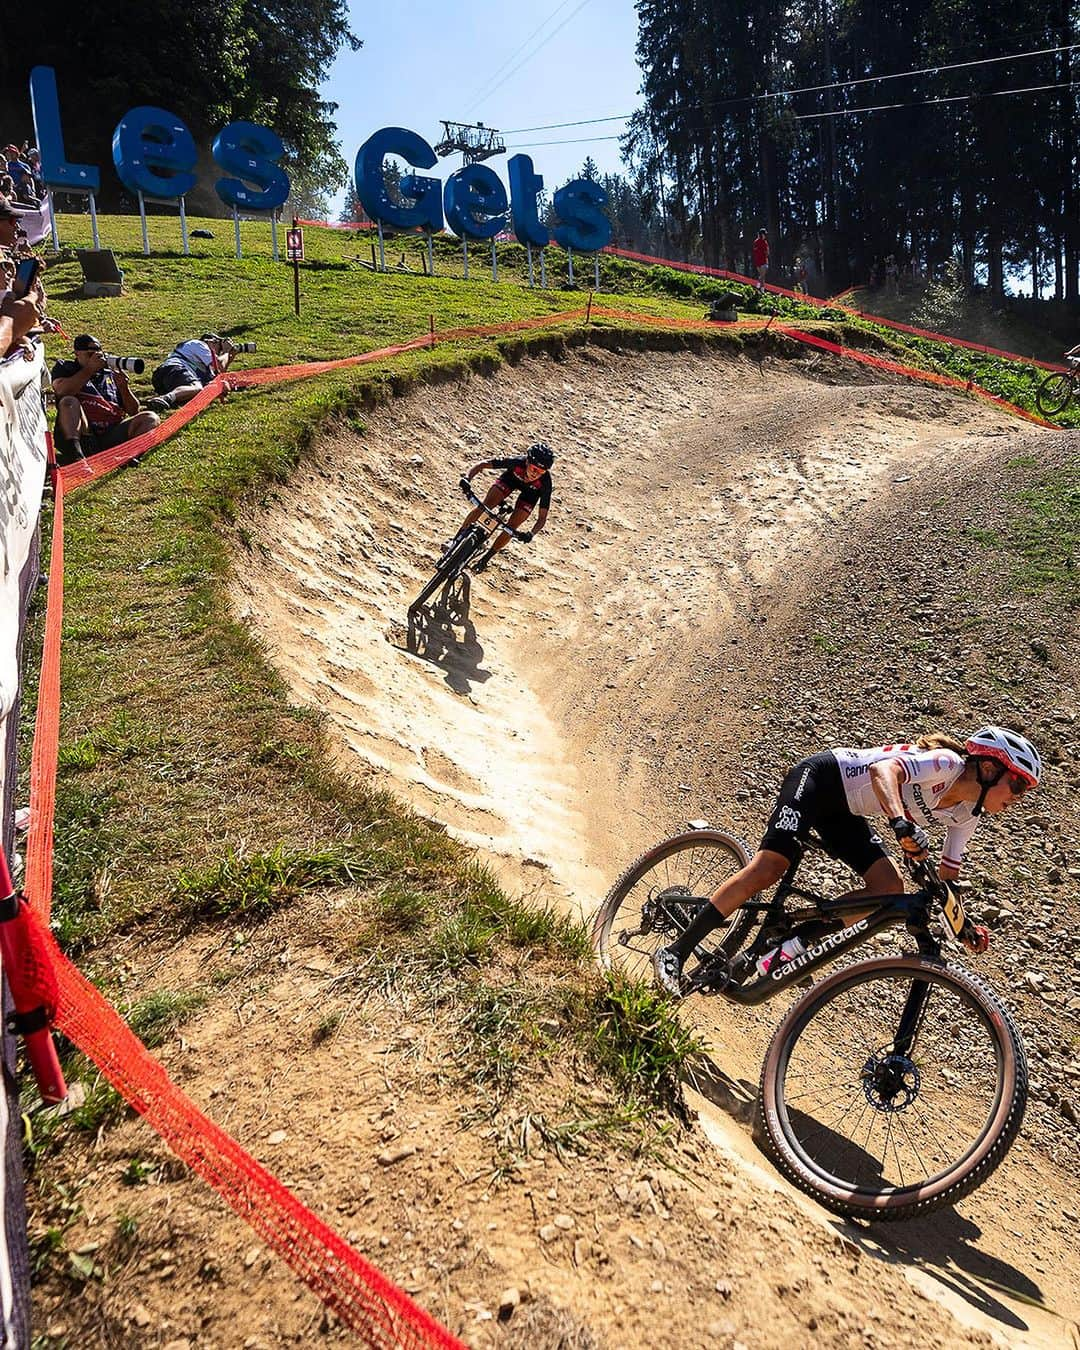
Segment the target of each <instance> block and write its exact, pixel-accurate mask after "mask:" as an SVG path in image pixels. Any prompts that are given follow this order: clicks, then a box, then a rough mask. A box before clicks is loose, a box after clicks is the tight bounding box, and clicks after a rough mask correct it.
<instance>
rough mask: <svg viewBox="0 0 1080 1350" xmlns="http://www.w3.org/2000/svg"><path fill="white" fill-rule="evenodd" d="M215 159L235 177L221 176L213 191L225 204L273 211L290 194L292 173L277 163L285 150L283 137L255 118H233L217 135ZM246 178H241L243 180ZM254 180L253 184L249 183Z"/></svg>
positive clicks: (282, 203)
mask: <svg viewBox="0 0 1080 1350" xmlns="http://www.w3.org/2000/svg"><path fill="white" fill-rule="evenodd" d="M212 150H213V155H214V163H215V164H217V165H218V166H219V168H222V169H224V170H225V172H226V173H232V174H235V175H236V177H235V178H219V179H218V180H217V182H216V183H215V184H214V191H215V192H216V193H217V195H218V196H219V197H220V198H221V200H222V201H223V202H224V203H225V205H226V206H236V207H240V208H241V209H242V210H244V211H273V210H275V208H277V207H279V206H284V205H285V202H286V201H287V200H288V196H289V175H288V174H287V173H286V172H285V170H284V169H281V168H279V167H278V160H279V159H280V158H281V156H282V155H283V154H284V153H285V147H284V146H283V145H282V143H281V137H280V136H279V135H278V134H277V132H276V131H271V130H270V128H269V127H260V126H257V125H256V124H255V123H254V122H230V123H229V125H228V126H227V127H225V128H223V130H221V131H219V132H218V134H217V136H215V138H214V144H213V146H212ZM242 179H243V180H246V181H243V182H242V181H241V180H242ZM248 183H254V185H255V186H254V187H248V186H247V184H248Z"/></svg>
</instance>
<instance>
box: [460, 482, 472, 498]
mask: <svg viewBox="0 0 1080 1350" xmlns="http://www.w3.org/2000/svg"><path fill="white" fill-rule="evenodd" d="M458 487H459V488H461V490H462V492H464V494H465V496H466V497H467V496H468V495H469V493H470V492H472V484H471V483H470V482H469V480H468V479H467V478H462V479H459V480H458Z"/></svg>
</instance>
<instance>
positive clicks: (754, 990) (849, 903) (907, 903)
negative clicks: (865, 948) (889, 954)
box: [704, 842, 941, 1036]
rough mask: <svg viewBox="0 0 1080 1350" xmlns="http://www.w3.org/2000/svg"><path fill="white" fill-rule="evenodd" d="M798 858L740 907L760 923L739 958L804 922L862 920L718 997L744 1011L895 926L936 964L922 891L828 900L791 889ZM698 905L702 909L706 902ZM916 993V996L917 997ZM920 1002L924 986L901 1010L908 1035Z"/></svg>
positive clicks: (801, 853)
mask: <svg viewBox="0 0 1080 1350" xmlns="http://www.w3.org/2000/svg"><path fill="white" fill-rule="evenodd" d="M806 847H807V848H815V847H819V845H816V844H814V843H813V842H811V843H809V844H807V845H806ZM804 854H805V848H803V849H800V851H799V853H798V854H797V856H796V857H795V859H794V860H793V861H792V863H791V865H790V867H789V868H788V870H787V871H786V872H785V873H784V875H783V877H782V878H781V879H780V881H779V882H778V884H777V887H776V890H775V891H774V892H773V894H772V897H771V898H770V899H769V900H767V901H764V902H762V903H759V904H754V903H753V902H748V903H747V905H746V906H744V908H746V909H749V911H750V912H751V913H754V914H760V915H761V916H762V919H763V922H762V924H761V927H760V928H759V930H758V936H757V937H756V938H755V940H754V941H753V942H752V943H751V944H750V945H749V946H748V947H747V948H745V949H744V952H745V954H746V955H747V956H748V957H750V958H753V957H754V956H755V955H758V954H764V952H765V951H766V950H768V948H769V947H772V946H779V945H780V943H782V942H783V941H785V940H786V939H787V938H788V937H790V936H792V935H793V934H795V933H796V931H797V929H798V928H799V926H800V924H802V923H804V922H807V921H813V920H816V919H843V917H844V915H845V914H848V915H852V914H859V915H862V916H863V917H861V918H859V919H856V920H854V921H853V922H852V923H851V924H850V926H848V927H845V928H842V929H839V930H838V931H836V932H834V933H826V934H824V935H823V936H822V937H821V938H818V939H816V940H815V941H813V942H812V943H811V945H810V946H809V948H808V949H807V950H806V951H805V952H803V953H802V955H801V956H797V957H794V958H793V959H792V960H790V961H783V962H774V964H773V966H772V967H771V968H770V969H769V970H768V971H767V972H766V973H765V974H764V975H759V976H758V977H757V979H754V980H751V981H750V982H749V983H746V984H735V983H730V984H728V985H727V986H726V987H723V988H720V989H719V992H720V993H721V994H722V995H723V996H724V998H726V999H730V1001H731V1002H733V1003H741V1004H744V1005H746V1006H754V1005H756V1004H759V1003H764V1002H765V1001H766V1000H767V999H770V998H772V997H773V996H774V995H775V994H779V993H780V992H782V991H783V990H784V989H787V988H789V987H790V986H791V985H792V984H798V983H799V982H800V981H802V980H805V979H806V978H807V976H812V975H813V974H814V973H815V972H816V971H818V970H821V969H822V968H823V967H824V966H827V965H829V964H830V963H831V962H833V961H835V960H836V958H837V957H838V956H842V955H843V954H844V953H845V952H849V951H852V950H853V949H854V948H856V947H860V946H862V944H863V943H864V942H868V941H869V940H870V939H871V938H873V937H876V936H877V935H878V933H881V932H884V931H885V929H886V928H892V927H895V926H896V925H897V924H900V923H903V924H904V926H905V927H906V928H907V930H908V932H909V933H911V934H912V935H913V936H914V937H915V940H916V942H917V943H918V947H919V952H920V954H921V955H923V956H930V957H933V958H934V959H940V957H941V948H940V946H939V945H938V944H937V942H935V940H934V939H933V937H932V936H931V934H930V931H929V923H930V903H931V899H932V895H931V892H930V891H929V890H928V889H926V888H924V889H922V890H918V891H914V892H911V893H910V894H909V893H908V892H900V893H898V894H896V895H885V896H875V897H874V898H873V901H872V902H869V901H868V900H867V897H865V896H862V897H856V898H853V899H838V900H828V899H826V898H825V897H824V896H821V895H818V894H817V892H816V891H808V890H804V889H803V888H802V887H799V886H796V885H795V874H796V873H797V872H798V870H799V867H800V865H801V863H802V860H803V856H804ZM789 896H796V897H798V899H800V900H806V901H808V902H809V903H810V904H811V905H812V906H813V909H812V911H811V912H810V913H803V914H792V913H790V912H789V911H788V910H787V908H786V902H787V899H788V897H789ZM704 903H706V904H708V903H709V901H705V902H704ZM868 903H872V904H873V909H872V911H871V912H870V913H869V914H867V913H866V908H867V904H868ZM766 935H767V936H766ZM706 964H707V963H706ZM920 992H921V997H918V995H919V993H920ZM925 997H926V986H925V985H921V986H919V985H917V986H916V989H915V990H913V998H912V999H909V1001H908V1008H906V1009H905V1014H904V1017H903V1019H902V1026H903V1027H905V1028H906V1027H908V1026H910V1034H911V1035H912V1036H914V1032H915V1029H916V1028H917V1026H918V1020H919V1016H920V1015H921V1011H922V1003H923V1002H924V1001H925ZM913 1005H914V1006H913Z"/></svg>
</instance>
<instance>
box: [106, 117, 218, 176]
mask: <svg viewBox="0 0 1080 1350" xmlns="http://www.w3.org/2000/svg"><path fill="white" fill-rule="evenodd" d="M112 153H113V163H114V164H115V165H116V174H117V177H118V178H119V179H120V181H121V183H123V185H124V186H125V187H126V188H127V190H128V191H129V192H141V193H143V194H144V195H145V196H148V197H183V196H184V195H185V193H188V192H190V191H191V189H192V188H193V187H194V186H195V183H196V178H195V175H194V174H193V173H192V172H191V170H192V169H194V167H195V165H196V164H197V163H198V159H199V155H198V152H197V151H196V149H195V142H194V140H193V139H192V136H191V132H190V131H188V129H187V127H186V126H185V125H184V124H183V122H181V121H180V119H179V118H178V117H177V116H176V114H175V113H171V112H166V111H165V109H164V108H150V107H146V108H131V109H130V110H129V111H128V112H126V113H125V114H124V115H123V117H121V119H120V121H119V123H118V124H117V127H116V130H115V131H114V132H113V138H112Z"/></svg>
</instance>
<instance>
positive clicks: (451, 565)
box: [409, 526, 487, 614]
mask: <svg viewBox="0 0 1080 1350" xmlns="http://www.w3.org/2000/svg"><path fill="white" fill-rule="evenodd" d="M486 538H487V535H486V533H485V532H484V531H483V530H481V529H478V528H477V527H476V526H474V527H473V528H472V529H471V530H469V531H467V532H466V533H465V534H464V535H462V537H461V538H460V539H459V540H458V542H457V543H456V544H455V545H454V547H453V548H452V549H450V551H449V552H448V553H445V554H444V555H443V556H442V557H441V558H440V559H439V561H438V563H437V564H436V566H435V575H434V576H433V577H432V578H431V580H430V581H429V582H428V584H427V585H426V586H425V587H424V589H423V590H422V591H421V592H420V594H419V595H418V596H417V597H416V599H415V600H414V601H413V602H412V604H411V605H410V606H409V613H410V614H412V613H413V612H414V611H415V610H418V609H422V608H423V606H424V605H425V604H427V602H428V601H429V600H430V599H431V597H432V596H433V595H434V594H435V592H436V591H437V590H438V589H439V587H440V586H445V585H446V583H447V582H448V581H453V579H454V577H456V576H457V575H458V573H459V572H461V570H462V569H463V568H464V566H465V564H466V563H467V562H468V561H469V559H470V558H471V557H472V555H473V554H474V553H475V551H476V550H477V548H479V546H480V545H481V544H482V543H483V542H484V540H485V539H486Z"/></svg>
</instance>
